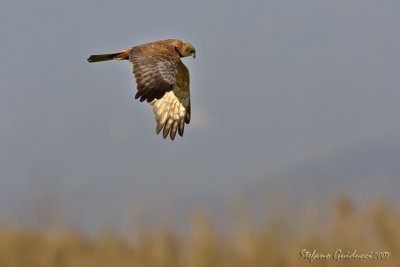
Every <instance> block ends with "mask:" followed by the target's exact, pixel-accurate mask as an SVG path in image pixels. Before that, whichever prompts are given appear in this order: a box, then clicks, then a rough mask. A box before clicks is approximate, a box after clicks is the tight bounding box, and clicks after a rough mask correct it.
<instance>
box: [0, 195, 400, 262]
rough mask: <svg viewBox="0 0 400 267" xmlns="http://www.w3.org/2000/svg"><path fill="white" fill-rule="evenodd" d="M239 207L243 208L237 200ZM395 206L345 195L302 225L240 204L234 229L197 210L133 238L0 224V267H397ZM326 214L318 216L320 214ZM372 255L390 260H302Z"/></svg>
mask: <svg viewBox="0 0 400 267" xmlns="http://www.w3.org/2000/svg"><path fill="white" fill-rule="evenodd" d="M239 206H240V205H239ZM399 212H400V210H399V209H398V207H395V206H392V205H390V204H389V203H387V202H385V201H380V202H378V203H376V204H375V205H369V206H368V207H366V208H365V209H362V208H359V207H357V206H356V205H354V203H353V202H352V201H351V200H350V199H349V198H348V197H346V196H341V197H339V198H338V199H337V200H336V201H334V202H333V203H332V204H331V207H330V208H329V211H328V212H327V214H326V215H323V216H322V215H321V214H320V213H319V212H318V211H317V209H315V208H310V209H308V210H305V211H304V212H303V214H304V216H305V217H307V218H306V223H305V224H304V225H303V226H301V227H298V222H297V221H296V220H291V219H290V217H289V218H285V219H284V218H280V216H279V215H278V213H277V214H274V215H273V216H272V217H270V218H269V219H268V220H266V222H264V223H261V224H259V223H258V224H256V223H254V222H251V220H250V219H248V218H249V216H246V209H245V208H244V209H238V211H237V214H235V216H234V217H235V218H236V219H235V220H234V222H233V224H232V225H233V226H232V227H231V228H232V229H229V230H228V231H225V230H224V231H221V230H218V228H217V227H215V225H214V224H213V220H212V218H210V216H208V215H207V213H205V212H197V213H196V214H195V215H194V216H193V218H192V220H191V224H190V227H188V231H187V233H184V234H182V233H181V231H179V230H178V229H174V228H172V227H168V226H165V225H164V226H162V227H160V228H156V229H152V230H149V229H145V227H144V228H143V227H139V228H140V229H142V228H143V229H142V230H139V232H138V233H137V234H136V235H135V238H125V237H122V236H121V235H118V234H117V233H115V232H113V231H109V230H107V231H103V232H102V233H101V234H99V235H98V236H97V237H88V236H86V235H84V234H80V233H74V232H68V231H60V230H57V231H33V230H21V229H16V228H13V227H11V226H9V225H6V224H4V225H1V226H0V267H3V266H4V267H17V266H18V267H19V266H21V267H22V266H23V267H31V266H38V267H47V266H57V267H67V266H73V267H83V266H85V267H90V266H96V267H99V266H121V267H123V266H131V267H132V266H146V267H149V266H152V267H167V266H168V267H171V266H173V267H175V266H176V267H179V266H185V267H210V266H221V267H236V266H237V267H239V266H246V267H247V266H250V267H253V266H254V267H258V266H260V267H262V266H268V267H274V266H277V267H286V266H288V267H289V266H299V267H301V266H400V213H399ZM322 217H323V218H322ZM337 249H341V250H342V251H343V252H347V251H350V253H351V252H353V251H354V250H357V253H359V254H362V253H370V252H371V251H372V252H375V251H382V252H383V251H388V252H390V256H389V258H388V259H386V260H383V259H380V260H373V259H358V260H355V259H342V260H338V261H336V260H335V259H329V260H326V259H325V260H323V259H315V260H313V261H312V262H311V260H310V259H304V258H303V257H302V256H300V252H301V251H303V250H307V251H309V252H310V253H312V251H313V250H316V251H317V253H323V254H328V253H330V254H331V256H332V257H333V254H334V252H335V251H336V250H337Z"/></svg>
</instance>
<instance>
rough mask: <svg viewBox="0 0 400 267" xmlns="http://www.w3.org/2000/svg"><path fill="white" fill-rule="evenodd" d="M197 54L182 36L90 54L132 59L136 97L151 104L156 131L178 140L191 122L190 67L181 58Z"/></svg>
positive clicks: (96, 57)
mask: <svg viewBox="0 0 400 267" xmlns="http://www.w3.org/2000/svg"><path fill="white" fill-rule="evenodd" d="M187 56H193V58H195V57H196V50H195V48H194V46H193V45H192V44H191V43H189V42H186V41H183V40H179V39H168V40H161V41H155V42H151V43H147V44H142V45H138V46H134V47H131V48H128V49H125V50H123V51H121V52H117V53H111V54H101V55H91V56H90V57H89V58H88V59H87V60H88V61H89V62H99V61H106V60H129V61H130V62H131V63H132V64H133V74H134V77H135V79H136V84H137V93H136V95H135V99H139V100H140V102H143V101H145V100H146V101H147V102H148V103H150V105H152V107H153V111H154V114H155V119H156V122H157V127H156V132H157V134H159V133H160V132H161V130H163V137H164V138H166V137H167V136H168V135H169V136H170V138H171V140H174V139H175V136H176V133H177V132H178V133H179V135H180V136H182V135H183V131H184V126H185V123H186V124H189V122H190V91H189V70H188V69H187V67H186V66H185V65H184V64H183V63H182V61H181V59H180V58H182V57H187Z"/></svg>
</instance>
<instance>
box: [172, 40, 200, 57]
mask: <svg viewBox="0 0 400 267" xmlns="http://www.w3.org/2000/svg"><path fill="white" fill-rule="evenodd" d="M175 50H176V51H177V52H178V53H179V56H180V57H188V56H192V57H193V58H196V49H195V48H194V46H193V45H192V44H191V43H189V42H186V41H182V40H179V42H177V43H176V45H175Z"/></svg>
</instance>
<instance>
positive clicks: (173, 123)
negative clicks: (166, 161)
mask: <svg viewBox="0 0 400 267" xmlns="http://www.w3.org/2000/svg"><path fill="white" fill-rule="evenodd" d="M150 104H151V105H152V106H153V111H154V115H155V120H156V122H157V127H156V132H157V134H159V133H160V132H161V130H163V137H164V138H166V137H167V136H168V135H169V136H170V138H171V140H174V139H175V136H176V133H178V134H179V135H180V136H182V135H183V132H184V127H185V123H186V124H189V122H190V89H189V71H188V69H187V68H186V66H185V65H184V64H183V63H182V62H181V61H180V60H179V64H178V68H177V75H176V84H175V85H174V86H173V88H172V90H171V91H169V92H166V93H165V94H164V96H163V97H162V98H160V99H155V100H153V101H152V102H151V103H150Z"/></svg>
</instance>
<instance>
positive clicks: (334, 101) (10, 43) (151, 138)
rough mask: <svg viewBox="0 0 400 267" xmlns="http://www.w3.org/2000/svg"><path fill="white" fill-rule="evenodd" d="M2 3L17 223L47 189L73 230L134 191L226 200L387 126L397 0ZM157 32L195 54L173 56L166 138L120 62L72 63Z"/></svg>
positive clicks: (2, 71) (0, 202) (118, 209)
mask: <svg viewBox="0 0 400 267" xmlns="http://www.w3.org/2000/svg"><path fill="white" fill-rule="evenodd" d="M1 6H2V7H1V8H0V34H1V44H0V47H1V50H0V62H1V63H0V88H1V89H0V218H5V219H6V220H11V221H18V220H29V218H30V217H29V216H33V217H34V212H35V211H32V205H33V203H39V204H37V205H39V206H40V205H41V204H42V203H43V202H47V201H48V199H52V201H53V200H54V203H55V204H54V205H56V206H57V207H59V212H60V213H62V214H65V216H66V217H69V216H73V217H74V218H73V220H72V221H73V222H74V223H76V224H78V225H80V224H86V225H91V224H93V223H94V222H98V221H105V222H107V221H111V222H113V221H118V220H119V219H115V218H121V217H122V216H123V214H126V212H127V210H129V208H130V207H131V206H132V205H138V206H140V205H142V204H143V205H144V206H145V205H146V204H145V203H147V202H151V203H153V204H152V205H153V206H154V205H155V206H157V205H158V204H157V203H171V205H173V206H175V205H176V204H177V202H179V203H181V202H182V201H183V202H185V201H188V202H190V203H194V204H195V205H202V203H203V201H204V200H207V199H221V198H222V199H223V200H224V201H225V200H226V198H228V197H229V196H230V195H231V194H232V195H235V194H240V193H241V190H242V189H243V188H247V187H251V186H252V185H254V184H258V183H259V182H260V181H264V180H268V179H270V175H271V173H276V172H278V173H279V172H280V170H289V169H291V168H292V167H293V166H298V165H301V164H302V163H308V162H313V161H314V160H318V159H321V158H323V157H329V156H331V155H336V154H337V153H339V154H340V153H341V152H342V151H346V149H349V148H351V147H353V146H355V147H358V146H362V145H363V144H370V143H373V142H374V140H377V139H380V138H384V137H385V136H387V135H391V134H393V133H398V132H399V131H400V119H399V114H400V105H399V99H400V92H399V85H400V75H399V69H400V53H399V47H400V35H399V28H400V16H399V15H398V14H399V13H398V11H399V10H400V2H399V1H389V0H387V1H373V0H354V1H345V0H340V1H311V0H310V1H309V0H307V1H297V0H292V1H237V0H233V1H187V0H186V1H177V0H173V1H105V2H102V1H94V0H88V1H50V0H40V1H11V0H5V1H3V3H2V5H1ZM166 38H182V39H186V40H188V41H190V42H191V43H193V44H194V45H195V47H196V50H197V58H196V59H192V58H187V59H184V63H185V64H186V65H187V66H188V68H189V69H190V74H191V93H192V95H191V103H192V121H191V123H190V125H188V126H187V127H186V128H185V135H184V137H183V138H180V137H179V136H178V137H177V138H176V140H175V141H174V142H171V141H170V140H164V139H163V138H162V137H161V136H158V135H156V134H155V122H154V115H153V113H152V110H151V107H150V106H149V105H147V104H145V103H139V102H138V101H135V100H134V98H133V97H134V94H135V91H136V89H135V84H134V81H133V79H132V74H131V71H132V70H131V65H130V64H129V63H128V62H104V63H97V64H89V63H87V62H86V58H87V57H88V56H89V55H90V54H95V53H107V52H116V51H119V50H121V49H124V48H127V47H131V46H134V45H138V44H141V43H145V42H148V41H153V40H158V39H166ZM154 203H155V204H154ZM33 210H34V209H33ZM27 211H31V213H32V214H30V213H29V212H27ZM27 214H28V215H27Z"/></svg>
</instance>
